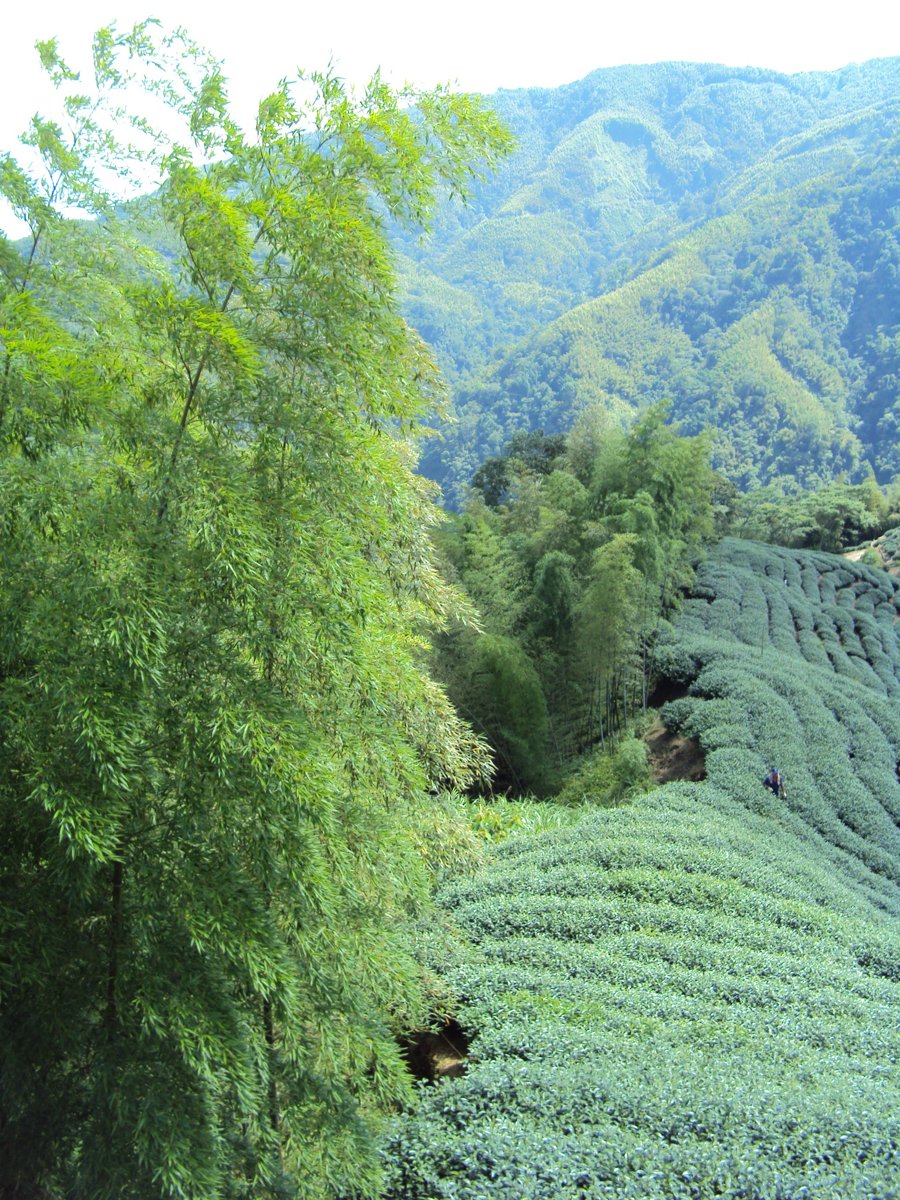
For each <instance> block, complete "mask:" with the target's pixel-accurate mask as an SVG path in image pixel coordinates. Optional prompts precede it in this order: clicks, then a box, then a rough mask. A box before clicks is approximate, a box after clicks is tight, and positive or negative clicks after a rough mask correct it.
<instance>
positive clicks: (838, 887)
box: [383, 542, 900, 1200]
mask: <svg viewBox="0 0 900 1200" xmlns="http://www.w3.org/2000/svg"><path fill="white" fill-rule="evenodd" d="M897 598H898V584H897V581H895V580H893V579H891V578H890V577H889V576H888V575H887V574H885V573H884V572H880V571H877V570H872V569H869V568H867V567H865V566H862V565H859V564H845V563H843V562H842V561H841V560H840V559H837V558H832V557H830V556H828V555H825V554H815V553H801V552H792V551H786V550H778V549H773V548H770V547H762V546H757V545H754V544H752V543H737V542H729V543H725V544H724V545H723V547H722V548H721V549H720V550H719V551H718V552H717V553H716V554H715V555H714V556H713V557H712V558H711V560H710V561H709V562H708V563H706V564H705V565H704V567H703V568H702V569H701V571H700V574H699V576H698V582H697V587H696V590H695V593H694V598H692V599H689V600H687V601H686V602H685V605H684V611H683V613H682V615H681V617H680V620H679V623H678V627H677V632H676V635H675V637H674V639H673V640H671V641H670V642H669V644H667V645H666V646H665V647H662V648H661V649H660V658H661V660H662V661H663V662H664V664H665V668H666V672H667V674H669V676H670V677H672V678H680V679H682V680H685V681H687V680H690V681H691V684H690V689H689V694H688V695H687V696H686V697H684V698H683V699H680V700H676V701H672V702H671V703H670V704H668V705H667V706H666V707H665V708H664V709H663V715H664V718H665V720H666V722H667V723H668V724H669V726H670V727H672V728H677V729H679V730H681V731H682V732H684V733H685V734H689V735H691V736H693V737H695V738H697V739H698V740H699V742H700V743H701V745H702V747H703V748H704V750H705V753H706V768H707V779H706V781H705V782H703V783H698V784H689V783H674V784H669V785H668V786H666V787H664V788H658V789H656V790H655V791H653V792H651V793H649V794H647V795H645V796H641V797H639V798H638V799H637V800H635V801H633V802H632V803H631V804H626V805H624V806H621V807H616V808H595V809H592V810H591V811H590V812H589V814H588V815H587V816H585V817H584V818H583V819H582V820H580V821H579V822H578V823H577V824H574V825H571V826H568V827H565V828H561V829H558V830H554V831H551V832H549V833H545V834H544V835H543V836H541V837H531V838H514V839H511V840H509V841H506V842H504V843H503V844H502V845H501V846H499V847H498V848H497V852H496V858H495V861H494V862H493V863H492V865H491V866H490V867H489V868H488V869H487V870H485V871H482V872H479V873H477V874H475V875H472V876H468V877H464V878H457V879H455V880H454V881H453V882H451V883H450V884H449V885H448V886H447V887H446V888H445V889H444V891H443V893H442V898H443V902H444V904H445V905H446V907H447V909H448V910H449V911H450V913H452V915H453V917H454V918H455V920H456V922H457V923H458V925H459V926H460V927H461V929H462V930H463V931H464V932H465V933H466V935H467V936H468V938H469V939H470V943H471V947H472V949H471V952H470V953H469V954H468V955H467V956H466V955H463V956H462V958H461V959H460V960H459V961H457V962H456V964H455V966H454V967H453V968H452V972H451V977H450V979H449V982H450V983H451V984H452V986H453V987H454V988H455V990H456V992H457V994H458V995H459V996H461V997H462V998H463V1001H462V1008H461V1012H460V1019H461V1020H462V1021H463V1023H464V1025H466V1026H467V1028H468V1029H469V1031H470V1032H471V1033H473V1034H475V1035H477V1036H475V1038H474V1041H473V1044H472V1051H471V1058H470V1064H469V1069H468V1073H467V1074H466V1075H465V1076H464V1077H462V1078H460V1079H456V1080H452V1081H449V1082H447V1083H444V1084H441V1085H439V1086H437V1085H422V1088H421V1091H420V1094H419V1103H418V1106H417V1108H416V1109H415V1111H414V1112H412V1113H409V1114H405V1115H404V1116H402V1117H401V1118H398V1120H397V1121H396V1122H395V1124H394V1126H393V1128H392V1130H391V1132H390V1135H389V1136H388V1138H387V1139H386V1141H385V1143H384V1147H383V1153H384V1161H385V1164H386V1171H387V1181H388V1183H387V1195H388V1197H390V1200H444V1198H446V1200H481V1198H484V1200H525V1198H530V1197H533V1198H534V1200H538V1198H540V1200H549V1198H553V1200H566V1198H572V1200H574V1198H576V1197H579V1198H587V1200H592V1198H596V1200H599V1198H601V1197H614V1198H616V1200H638V1198H640V1200H663V1198H665V1200H688V1198H691V1200H707V1198H711V1197H729V1198H732V1200H739V1198H740V1200H896V1198H897V1197H898V1195H900V1110H898V1105H897V1070H898V1063H900V1019H898V1018H900V936H898V917H900V892H898V882H900V879H898V875H900V870H898V868H900V834H898V823H900V782H898V776H897V758H898V748H900V715H898V699H900V654H898V637H897V631H898V628H900V626H898V623H897ZM773 763H774V764H775V765H777V766H779V767H780V768H781V770H782V772H783V773H784V775H785V779H786V794H785V795H784V796H783V797H776V796H774V795H772V793H771V792H769V791H768V790H766V789H765V788H763V786H762V784H761V778H762V776H763V774H764V772H765V770H766V768H767V767H768V766H770V765H772V764H773Z"/></svg>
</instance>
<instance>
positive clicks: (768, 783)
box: [763, 767, 785, 800]
mask: <svg viewBox="0 0 900 1200" xmlns="http://www.w3.org/2000/svg"><path fill="white" fill-rule="evenodd" d="M763 787H767V788H768V789H769V790H770V791H771V793H772V795H773V796H777V797H778V799H779V800H783V799H784V795H785V792H784V779H783V778H782V776H781V772H780V771H779V770H778V768H777V767H769V773H768V775H767V776H766V777H765V779H764V780H763Z"/></svg>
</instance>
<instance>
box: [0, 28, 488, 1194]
mask: <svg viewBox="0 0 900 1200" xmlns="http://www.w3.org/2000/svg"><path fill="white" fill-rule="evenodd" d="M42 56H43V59H44V62H45V65H46V66H47V67H48V70H49V71H50V72H51V75H52V76H53V78H54V80H55V82H57V84H58V86H59V87H60V90H61V94H62V95H63V98H64V103H63V109H64V118H65V119H64V120H63V121H61V122H60V123H59V124H58V125H51V124H50V123H48V122H44V123H37V124H36V125H35V126H34V127H33V128H34V140H35V141H36V142H37V143H38V145H39V149H40V150H41V153H42V154H43V161H44V164H45V168H46V169H45V172H44V174H43V175H39V174H38V175H33V176H29V174H28V172H27V171H25V170H23V169H21V168H20V167H18V166H17V165H16V164H15V163H14V162H13V160H12V159H11V158H7V159H6V160H4V166H3V175H2V186H3V191H4V194H5V195H6V196H7V197H8V198H10V200H11V202H12V203H13V205H14V207H15V209H16V211H17V212H18V213H19V214H20V215H22V216H23V217H24V218H25V220H26V221H27V222H28V224H29V228H30V229H31V236H30V239H29V241H28V244H27V246H26V249H25V252H24V254H23V253H22V252H21V250H20V249H19V248H17V247H13V246H11V245H10V244H9V243H5V244H4V245H3V247H2V255H0V263H2V265H3V284H2V292H0V353H2V356H3V357H2V372H3V382H2V389H3V390H2V410H0V422H2V424H0V495H2V511H0V527H2V541H0V705H2V710H0V711H2V714H3V725H2V731H0V738H2V746H0V825H2V831H3V838H2V844H3V847H4V850H3V856H4V861H3V872H2V875H3V880H4V882H3V887H2V893H0V935H2V937H0V940H2V945H3V947H4V949H3V951H2V959H0V987H2V990H3V1004H2V1008H0V1041H2V1044H3V1046H4V1056H3V1062H2V1068H0V1190H3V1191H11V1192H12V1193H13V1194H16V1189H20V1190H26V1189H35V1188H43V1189H45V1190H46V1191H47V1192H48V1193H49V1194H50V1195H57V1194H58V1195H63V1194H65V1195H67V1196H68V1195H71V1196H76V1195H84V1196H90V1197H92V1200H93V1198H99V1197H104V1196H109V1197H117V1198H121V1197H129V1196H134V1197H138V1196H139V1197H141V1198H142V1200H143V1198H145V1197H152V1196H160V1197H163V1196H189V1197H198V1198H199V1197H213V1196H216V1197H219V1196H253V1197H263V1196H267V1195H272V1196H274V1195H290V1196H296V1197H324V1196H328V1195H333V1194H335V1193H336V1192H337V1191H339V1190H341V1189H343V1190H344V1191H347V1192H357V1193H358V1194H360V1195H374V1194H375V1193H376V1191H377V1187H378V1177H379V1176H378V1166H377V1158H376V1155H375V1152H374V1147H373V1133H372V1131H373V1121H374V1120H375V1118H376V1117H377V1114H378V1113H379V1112H383V1111H385V1110H386V1109H387V1108H389V1107H390V1106H391V1105H393V1104H395V1103H396V1102H397V1101H398V1099H402V1098H403V1097H405V1096H407V1095H408V1082H407V1077H406V1075H405V1072H404V1070H403V1067H402V1063H401V1060H400V1057H399V1054H398V1052H397V1049H396V1045H395V1042H394V1034H395V1033H396V1032H397V1031H398V1030H399V1029H401V1028H403V1027H404V1026H409V1025H413V1024H415V1023H417V1022H419V1021H421V1020H422V1019H423V1018H424V1015H425V1011H426V1004H427V996H426V992H425V988H424V983H423V979H422V977H421V973H420V970H419V968H418V967H417V966H416V964H415V963H414V961H413V959H412V957H411V955H410V952H409V946H408V937H407V934H406V933H405V930H406V929H407V927H408V923H409V920H410V917H411V915H412V914H414V913H415V912H416V911H417V910H419V909H421V906H422V905H423V903H424V902H425V897H426V876H425V873H424V868H423V864H422V862H421V859H420V858H419V855H418V852H417V850H416V848H415V846H414V843H413V842H412V840H411V838H410V836H409V830H410V829H411V828H413V827H414V826H415V823H416V821H417V819H418V817H419V815H420V814H421V812H422V811H423V808H424V806H426V805H427V804H428V798H427V797H428V791H429V789H430V788H431V787H432V786H433V785H434V784H435V783H436V782H439V781H442V780H451V781H455V782H456V783H459V784H462V785H465V784H466V783H467V782H468V781H469V780H470V779H471V777H472V773H473V772H474V771H478V770H480V769H481V768H482V765H483V755H482V751H481V749H480V746H479V744H478V743H477V742H476V741H475V740H474V739H473V737H472V736H471V735H470V734H468V733H467V731H466V729H465V727H464V726H462V724H461V723H460V722H459V720H458V719H457V718H456V717H455V716H454V715H453V713H452V711H451V710H450V708H449V705H448V703H447V701H446V699H445V698H444V696H443V694H442V693H441V692H440V690H439V689H438V688H437V687H436V686H435V685H434V684H432V683H431V682H430V681H429V680H428V679H427V677H426V676H425V675H424V674H423V672H422V669H421V666H420V662H421V659H422V653H423V649H424V641H423V635H424V632H425V630H426V628H427V627H428V625H429V624H433V623H434V622H435V621H440V620H442V619H444V618H446V616H447V615H448V614H449V612H450V611H451V610H452V608H453V606H454V604H455V601H454V598H453V597H452V595H451V594H450V593H449V592H448V591H447V590H446V588H445V587H444V586H443V585H442V583H441V582H440V580H439V577H438V575H437V573H436V571H435V570H434V568H433V567H432V565H431V561H430V549H429V542H428V528H429V526H430V525H431V524H432V523H433V521H434V519H435V513H434V509H433V507H432V501H431V495H430V491H429V489H428V487H427V485H425V484H424V483H423V481H421V480H420V479H418V478H417V477H416V475H415V474H414V472H413V466H414V452H413V450H412V448H411V440H412V435H413V431H414V427H415V422H416V419H417V416H418V414H419V413H420V411H422V409H423V408H424V407H425V406H426V405H431V404H433V402H434V400H435V399H436V398H437V397H438V396H439V393H440V385H439V382H438V380H437V379H436V377H435V373H434V369H433V367H432V365H431V363H430V361H429V359H428V357H427V355H426V354H425V352H424V350H423V347H422V346H421V344H420V343H419V342H418V341H417V339H416V338H415V337H414V336H413V335H412V334H411V332H410V330H409V329H408V328H407V327H406V325H405V324H404V322H403V320H402V318H401V316H400V315H399V312H398V309H397V302H396V291H395V275H394V267H393V263H392V260H391V257H390V253H389V250H388V245H387V240H386V235H385V228H386V222H387V221H388V220H389V219H390V220H396V221H401V222H405V223H410V224H416V223H421V222H423V221H427V219H428V216H429V213H430V210H431V206H432V204H433V201H434V197H435V194H436V193H437V192H438V191H439V190H440V189H445V188H447V189H449V190H451V191H456V192H458V193H462V194H464V193H465V190H466V187H467V184H468V182H469V181H470V180H471V178H472V177H473V176H474V174H475V173H476V171H477V170H480V169H481V168H482V167H483V166H484V165H485V164H489V163H490V161H491V160H492V159H493V158H494V157H495V156H496V155H497V154H499V153H502V152H503V151H504V149H505V147H506V144H507V143H506V137H505V134H504V133H503V132H502V130H501V129H500V128H499V126H498V124H497V122H496V121H495V119H494V118H493V117H492V116H491V115H490V114H489V113H488V112H487V111H486V110H484V109H483V108H482V107H481V106H480V105H479V104H478V103H477V102H476V101H474V100H473V99H472V98H470V97H464V96H456V95H453V94H451V93H448V92H445V91H442V90H438V91H436V92H432V93H427V94H413V93H411V92H403V93H394V92H391V91H390V90H389V89H388V88H387V87H386V86H385V85H384V84H383V83H382V82H381V81H380V80H379V79H378V78H377V77H376V79H375V80H373V82H372V84H371V85H370V86H369V88H368V89H367V90H366V92H365V94H364V95H363V96H362V97H361V98H360V100H359V101H356V100H355V99H354V98H353V96H352V95H351V94H349V93H348V92H347V90H346V89H345V88H344V86H343V85H342V84H341V82H340V81H339V80H338V79H337V78H336V77H334V76H333V75H323V76H311V77H310V78H309V79H308V80H305V81H301V83H300V86H299V87H298V86H294V85H291V84H289V83H282V84H281V85H279V87H278V88H277V89H276V90H275V91H274V92H273V93H272V94H271V95H270V96H269V97H267V98H266V99H265V100H264V101H263V102H262V103H261V105H260V108H259V116H258V120H257V125H256V130H255V136H254V137H252V138H248V137H246V136H245V135H244V134H243V133H242V131H241V130H240V129H239V128H238V127H237V126H236V125H235V123H234V122H233V121H232V119H231V117H230V116H229V112H228V105H227V95H226V89H225V83H224V79H223V77H222V74H221V69H220V67H219V65H218V64H216V63H214V62H211V61H210V60H209V59H207V58H206V57H205V56H203V55H202V54H201V53H200V52H199V51H198V50H197V49H196V47H193V46H192V45H190V44H189V43H188V42H187V41H186V39H185V38H183V37H181V36H179V37H177V38H169V37H166V36H163V35H162V34H161V33H160V32H159V31H158V29H157V28H156V26H155V25H154V24H153V23H152V22H149V23H145V24H143V25H140V26H137V27H136V28H135V29H134V30H132V31H131V32H130V33H128V34H126V35H120V34H118V33H116V31H115V30H103V31H101V32H100V34H98V35H97V37H96V39H95V44H94V64H95V70H94V78H93V80H91V81H83V80H78V79H77V77H76V76H75V75H74V73H73V72H71V71H70V70H69V69H68V68H67V67H66V65H65V63H64V62H63V61H62V60H61V58H60V57H59V54H58V52H57V50H56V47H55V44H54V43H47V44H45V46H44V47H43V48H42ZM138 81H140V82H142V83H143V84H144V86H145V87H146V89H148V90H149V92H150V93H151V94H153V95H156V96H157V97H158V98H160V99H162V100H163V101H165V102H166V104H167V105H168V108H169V111H170V112H172V113H174V114H175V115H176V116H178V117H179V118H180V120H181V121H182V133H181V134H180V135H178V137H177V138H176V139H175V141H174V145H173V144H172V140H173V139H172V134H171V128H170V127H168V126H167V127H166V130H165V132H164V133H160V132H157V131H154V129H153V128H152V127H151V126H150V124H149V123H148V122H147V121H145V120H143V119H140V120H137V121H136V122H135V123H133V124H132V125H130V126H129V125H127V114H125V113H124V112H123V111H122V109H121V107H120V106H118V103H117V102H115V101H114V100H113V97H114V96H116V95H120V94H125V93H126V91H127V89H128V88H131V89H133V88H134V86H135V84H136V82H138ZM413 105H414V106H415V107H414V108H412V107H411V106H413ZM104 122H105V123H104ZM66 124H68V126H69V129H68V133H67V132H66V128H65V126H66ZM123 129H128V130H130V131H131V132H130V133H129V135H128V137H129V140H127V141H123V140H122V137H123V134H122V131H123ZM116 138H118V140H116ZM110 154H112V160H111V158H110ZM129 163H133V164H135V169H136V170H139V171H144V172H146V170H147V168H148V165H149V166H153V167H154V168H156V169H158V171H159V190H158V195H157V199H156V200H155V201H154V203H153V204H152V205H148V204H147V202H142V204H141V205H140V206H138V207H139V208H140V209H141V210H142V211H143V214H144V218H145V220H144V227H143V237H142V239H141V240H137V239H136V238H135V234H134V230H135V227H136V225H137V224H138V221H137V215H136V214H135V213H132V214H129V213H127V212H126V213H125V214H122V213H121V212H117V211H116V207H115V205H113V203H112V202H111V201H110V200H109V198H108V197H107V196H106V194H105V193H104V191H103V188H102V187H101V183H102V178H101V177H102V175H103V172H104V171H106V172H109V171H110V170H111V169H112V168H113V167H119V166H123V165H125V166H127V165H128V164H129ZM140 178H142V179H144V180H146V174H144V175H142V176H140ZM98 181H99V182H98ZM72 204H79V205H80V207H81V209H82V210H83V211H87V212H89V213H92V214H93V215H99V216H100V218H101V220H99V221H98V222H95V223H89V224H80V225H78V224H75V225H73V224H72V222H71V221H68V220H66V219H65V218H64V215H62V213H61V209H62V207H63V206H68V205H72ZM81 281H88V285H87V286H84V285H83V283H82V282H81Z"/></svg>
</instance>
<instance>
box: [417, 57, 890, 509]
mask: <svg viewBox="0 0 900 1200" xmlns="http://www.w3.org/2000/svg"><path fill="white" fill-rule="evenodd" d="M898 94H900V60H894V59H889V60H877V61H875V62H871V63H867V64H865V65H864V66H862V67H850V68H846V69H845V70H843V71H837V72H831V73H824V74H807V75H796V76H782V75H777V74H775V73H773V72H763V71H753V70H744V71H737V70H731V69H725V68H721V67H711V66H700V65H691V64H678V63H669V64H659V65H656V66H653V67H628V68H616V69H610V70H603V71H598V72H595V73H594V74H592V75H590V76H588V77H587V79H585V80H583V81H581V82H580V83H578V84H573V85H571V86H569V87H567V88H559V89H555V90H552V91H540V90H537V89H532V90H524V91H521V92H508V93H507V92H500V93H498V94H497V95H496V96H494V97H492V98H491V100H492V103H493V104H494V105H495V107H496V108H497V110H498V111H499V113H500V114H501V115H502V116H503V117H504V118H505V119H506V120H507V121H508V122H509V124H510V126H511V128H512V129H513V132H514V133H515V134H516V135H517V137H518V138H519V150H518V152H517V154H516V155H514V157H513V158H512V160H511V161H510V162H509V163H508V164H507V166H506V167H504V168H503V169H501V171H499V172H498V174H497V176H496V177H495V178H494V179H492V180H491V182H490V184H489V185H485V186H484V187H483V188H482V189H481V191H480V192H478V193H477V194H476V197H475V199H474V201H473V204H472V205H471V206H470V208H469V210H468V211H467V212H465V213H463V214H462V215H460V214H459V213H457V214H455V215H454V217H453V218H452V220H451V219H449V218H444V217H443V215H439V219H438V223H437V229H436V232H435V234H434V236H433V237H432V238H431V239H430V240H429V241H428V242H426V243H425V244H424V245H421V246H420V245H418V244H416V243H413V242H412V241H411V240H410V239H399V241H398V245H399V247H400V249H401V250H402V252H403V254H404V259H403V265H402V275H403V279H404V286H405V289H406V301H405V306H406V311H407V315H408V316H409V318H410V319H411V321H412V322H413V324H414V325H416V327H417V328H418V329H419V330H420V332H421V333H422V334H423V335H424V336H425V338H426V339H427V340H428V341H429V342H430V343H431V344H432V346H433V347H434V349H435V350H436V352H437V354H438V357H439V359H440V361H441V364H442V366H443V367H444V369H445V371H446V372H447V374H448V376H449V378H450V379H451V382H452V383H453V386H454V391H455V397H456V402H457V409H458V415H459V424H458V426H456V427H455V428H454V429H452V430H450V431H449V432H447V431H445V440H444V441H443V442H437V443H435V444H433V445H432V447H431V449H430V451H429V453H428V454H426V457H425V459H424V463H423V467H424V470H425V472H426V473H427V474H429V475H431V476H433V477H434V478H437V479H438V480H440V481H441V482H443V483H444V484H445V485H446V487H447V490H448V494H449V495H450V496H451V498H452V496H453V495H454V494H455V490H456V489H457V488H458V487H459V485H460V484H461V483H463V482H465V481H466V480H467V479H468V478H469V476H470V475H471V472H472V470H473V468H474V467H475V466H476V465H477V464H478V462H480V461H481V460H482V459H483V458H484V457H486V456H487V455H490V454H496V453H498V452H499V451H500V449H501V448H502V445H503V444H504V442H505V440H506V439H507V438H508V437H509V435H510V433H511V432H513V431H514V430H516V429H519V428H538V427H543V428H544V429H545V430H546V431H547V432H556V431H559V430H564V429H566V428H568V426H569V425H570V424H571V422H572V419H573V417H574V415H575V414H576V413H577V412H578V411H579V410H580V409H581V408H583V407H584V406H585V405H588V404H591V403H593V402H595V401H599V402H600V403H601V404H602V405H603V406H604V407H606V408H607V409H609V411H610V412H611V413H612V414H613V416H614V417H615V418H616V419H621V420H625V419H627V418H628V417H629V415H630V414H631V413H632V412H633V411H634V409H635V408H637V407H639V406H642V405H643V404H645V403H647V402H649V401H651V400H658V399H661V398H664V397H666V398H671V399H673V400H674V402H675V413H676V415H677V416H680V417H682V418H684V419H685V420H686V421H688V422H689V428H691V429H695V428H699V427H700V425H701V424H704V423H708V424H712V425H713V426H715V427H717V428H718V429H719V430H720V431H721V437H720V442H719V445H718V447H717V453H716V458H715V465H716V466H718V467H720V468H721V469H722V470H724V471H725V472H726V473H728V474H729V475H730V477H732V478H733V479H734V480H735V481H736V482H738V483H740V484H742V485H750V484H753V483H756V482H766V481H768V480H770V479H773V478H776V477H780V476H785V475H791V476H794V477H796V478H797V479H798V480H799V481H800V482H801V483H803V484H805V485H810V484H814V483H817V482H821V481H824V480H827V479H831V478H833V477H835V476H836V475H838V474H841V473H848V474H849V475H851V476H852V477H856V476H861V475H863V474H865V472H866V471H867V470H868V468H869V466H871V467H872V468H873V469H874V470H875V472H876V474H877V475H878V477H879V478H880V479H882V480H886V479H888V478H890V477H891V476H892V475H893V474H895V473H896V472H897V471H898V470H900V461H898V459H897V450H896V445H897V442H898V436H897V434H898V428H900V426H898V414H897V411H896V408H895V405H896V385H895V381H896V373H897V337H898V333H897V328H896V325H895V323H894V321H893V319H892V317H891V315H890V314H891V313H894V312H896V311H897V307H898V306H897V299H898V296H897V288H898V282H897V280H898V278H900V272H898V260H900V251H898V244H897V240H896V237H895V234H894V229H895V228H896V224H897V216H896V212H897V205H898V203H900V156H898V153H897V151H898V143H897V128H898V121H897V118H898V112H900V110H898V102H897V95H898ZM691 422H692V423H691Z"/></svg>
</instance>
